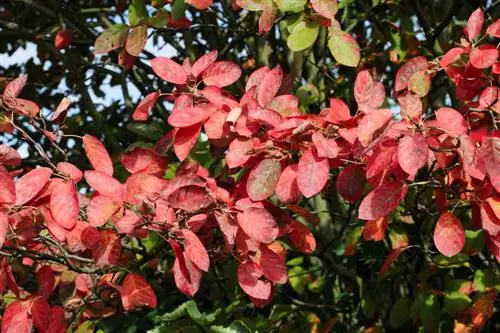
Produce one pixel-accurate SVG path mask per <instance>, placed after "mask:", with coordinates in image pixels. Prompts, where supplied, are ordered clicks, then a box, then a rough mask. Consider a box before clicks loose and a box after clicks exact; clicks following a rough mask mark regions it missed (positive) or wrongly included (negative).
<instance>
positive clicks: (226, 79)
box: [202, 61, 241, 88]
mask: <svg viewBox="0 0 500 333" xmlns="http://www.w3.org/2000/svg"><path fill="white" fill-rule="evenodd" d="M240 76H241V68H240V67H239V66H238V65H237V64H235V63H234V62H232V61H217V62H215V63H213V64H212V65H210V66H209V67H208V68H207V69H206V70H205V71H204V72H203V74H202V78H203V82H204V83H205V84H206V85H207V86H216V87H219V88H223V87H226V86H229V85H231V84H233V83H234V82H236V81H237V80H238V79H239V78H240Z"/></svg>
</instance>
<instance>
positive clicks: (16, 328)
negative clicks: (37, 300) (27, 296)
mask: <svg viewBox="0 0 500 333" xmlns="http://www.w3.org/2000/svg"><path fill="white" fill-rule="evenodd" d="M32 330H33V323H32V321H31V319H30V318H29V315H28V304H27V302H26V301H14V302H12V303H10V304H9V305H8V306H7V309H5V312H4V314H3V317H2V333H31V331H32Z"/></svg>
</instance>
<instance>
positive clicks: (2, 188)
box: [0, 170, 16, 205]
mask: <svg viewBox="0 0 500 333" xmlns="http://www.w3.org/2000/svg"><path fill="white" fill-rule="evenodd" d="M14 202H16V184H15V183H14V180H13V179H12V177H11V176H10V175H9V173H8V172H6V171H2V170H0V205H2V204H7V205H8V204H12V203H14Z"/></svg>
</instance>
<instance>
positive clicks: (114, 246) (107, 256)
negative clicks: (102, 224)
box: [92, 229, 122, 267]
mask: <svg viewBox="0 0 500 333" xmlns="http://www.w3.org/2000/svg"><path fill="white" fill-rule="evenodd" d="M100 234H101V239H100V241H99V242H97V244H95V246H94V247H93V248H92V257H93V259H94V262H95V264H96V265H97V266H99V267H103V266H108V265H116V264H118V262H119V259H120V256H121V251H122V247H121V244H120V237H119V236H118V235H117V234H116V233H115V232H114V231H113V230H109V229H107V230H103V231H101V232H100Z"/></svg>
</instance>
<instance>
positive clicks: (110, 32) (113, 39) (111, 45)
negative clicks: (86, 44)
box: [94, 24, 128, 54]
mask: <svg viewBox="0 0 500 333" xmlns="http://www.w3.org/2000/svg"><path fill="white" fill-rule="evenodd" d="M127 36H128V26H126V25H125V24H115V25H112V26H110V27H109V28H107V29H106V30H104V31H103V32H102V33H101V34H100V35H99V36H98V37H97V39H96V40H95V45H94V47H95V50H94V53H96V54H101V53H107V52H109V51H112V50H114V49H117V48H119V47H121V46H123V44H124V43H125V40H126V39H127Z"/></svg>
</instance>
